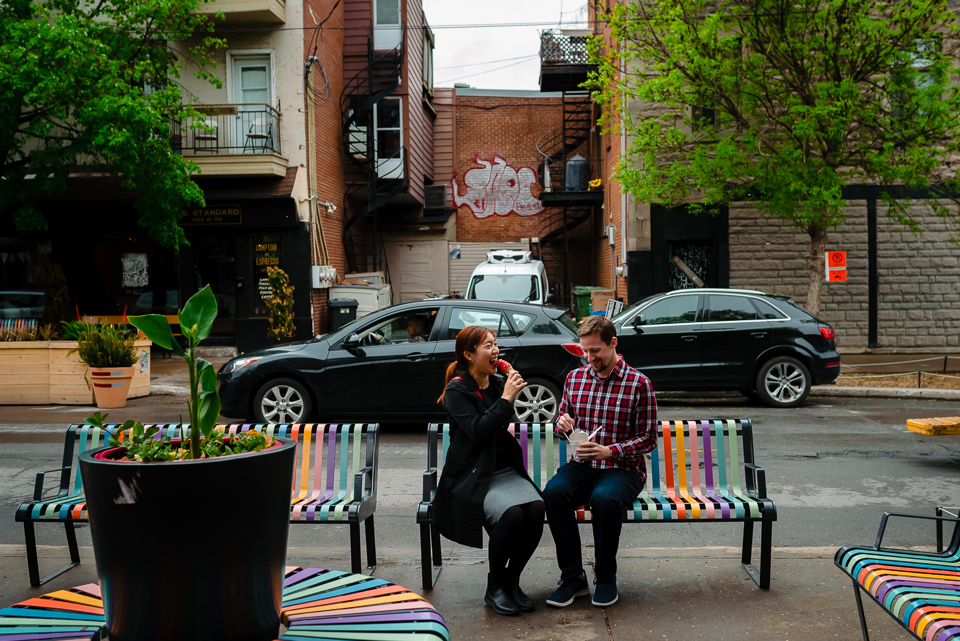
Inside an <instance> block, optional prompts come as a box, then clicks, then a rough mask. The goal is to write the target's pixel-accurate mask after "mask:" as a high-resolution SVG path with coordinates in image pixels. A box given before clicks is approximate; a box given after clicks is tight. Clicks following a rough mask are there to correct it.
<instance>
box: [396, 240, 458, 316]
mask: <svg viewBox="0 0 960 641" xmlns="http://www.w3.org/2000/svg"><path fill="white" fill-rule="evenodd" d="M384 248H385V250H386V254H387V266H388V267H389V270H390V284H391V286H392V288H393V302H394V304H398V303H409V302H412V301H417V300H423V297H424V296H427V295H428V294H443V293H446V287H447V282H448V277H447V241H445V240H428V241H418V242H404V241H396V242H385V243H384Z"/></svg>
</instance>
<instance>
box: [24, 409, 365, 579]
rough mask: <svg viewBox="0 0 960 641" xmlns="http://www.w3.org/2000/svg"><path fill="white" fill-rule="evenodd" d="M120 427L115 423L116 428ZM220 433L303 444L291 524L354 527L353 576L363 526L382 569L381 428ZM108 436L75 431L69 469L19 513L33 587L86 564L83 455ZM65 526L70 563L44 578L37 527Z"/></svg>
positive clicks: (171, 428) (164, 429) (173, 427)
mask: <svg viewBox="0 0 960 641" xmlns="http://www.w3.org/2000/svg"><path fill="white" fill-rule="evenodd" d="M118 427H119V425H116V424H114V425H108V426H106V429H108V430H111V431H112V430H115V429H116V428H118ZM159 427H160V428H161V431H160V432H159V433H158V435H157V436H158V438H159V437H160V436H169V437H170V438H173V439H177V438H180V436H181V426H180V425H179V424H163V425H159ZM217 429H220V430H223V431H226V432H229V433H236V432H238V431H247V430H251V429H252V430H257V431H266V432H267V433H268V434H271V435H273V436H283V437H288V438H291V439H294V440H295V441H297V458H296V470H295V473H294V483H293V487H292V489H291V499H290V502H291V508H290V522H291V523H315V524H324V523H325V524H334V525H337V524H339V525H348V526H349V528H350V562H351V569H352V570H353V571H354V572H361V571H362V570H363V569H364V568H363V565H362V562H361V546H360V544H361V541H360V524H361V523H363V524H364V534H365V538H366V547H367V567H366V571H368V572H372V571H373V568H374V567H376V563H377V561H376V559H377V555H376V534H375V531H374V522H373V513H374V511H375V510H376V507H377V460H378V456H379V448H380V442H379V438H378V435H379V426H378V425H376V424H364V423H342V424H335V423H332V424H329V425H328V424H310V425H276V424H261V425H253V424H245V425H239V424H230V425H219V426H217ZM105 442H106V435H105V434H104V433H103V430H101V429H100V428H95V427H91V426H89V425H76V424H75V425H70V426H69V427H68V428H67V432H66V436H65V438H64V446H63V464H62V467H60V468H59V469H56V470H46V471H43V472H38V473H37V480H36V483H35V486H34V496H33V499H32V500H30V501H25V502H23V503H21V504H20V505H19V506H18V507H17V512H16V520H17V522H20V523H23V529H24V541H25V543H26V548H27V567H28V570H29V573H30V585H33V586H39V585H42V584H43V583H46V582H47V581H49V580H50V579H52V578H54V577H56V576H59V575H60V574H63V573H64V572H66V571H67V570H69V569H70V568H73V567H76V566H77V565H79V563H80V550H79V547H78V546H77V536H76V532H75V530H74V524H75V523H86V522H87V509H86V505H87V504H86V497H85V494H84V489H83V480H82V479H81V477H80V473H79V466H78V465H77V457H78V456H79V454H80V453H81V452H83V451H85V450H88V449H94V448H97V447H100V446H102V445H104V444H105ZM53 472H59V475H60V484H59V487H58V489H57V492H56V494H55V495H51V496H48V497H44V496H43V494H44V480H45V478H46V475H47V474H49V473H53ZM37 523H62V524H63V525H64V527H65V528H66V534H67V548H68V550H69V553H70V562H69V563H67V564H66V565H64V566H62V567H60V568H58V569H56V570H54V571H53V572H51V573H50V574H48V575H46V576H44V577H42V578H41V577H40V570H39V563H38V559H37V541H36V534H35V532H34V525H35V524H37Z"/></svg>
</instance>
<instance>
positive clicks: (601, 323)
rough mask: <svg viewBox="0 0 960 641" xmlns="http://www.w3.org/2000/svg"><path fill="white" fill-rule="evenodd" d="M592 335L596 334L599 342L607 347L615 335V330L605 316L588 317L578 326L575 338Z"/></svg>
mask: <svg viewBox="0 0 960 641" xmlns="http://www.w3.org/2000/svg"><path fill="white" fill-rule="evenodd" d="M593 334H597V335H598V336H599V337H600V340H602V341H603V342H604V343H606V344H607V345H609V344H610V341H612V340H613V338H614V336H616V335H617V328H616V327H614V325H613V323H611V322H610V320H609V319H608V318H606V317H605V316H588V317H587V320H585V321H583V324H582V325H580V329H578V330H577V337H578V338H579V337H583V336H592V335H593Z"/></svg>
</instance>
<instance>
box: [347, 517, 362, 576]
mask: <svg viewBox="0 0 960 641" xmlns="http://www.w3.org/2000/svg"><path fill="white" fill-rule="evenodd" d="M350 571H351V572H353V573H354V574H363V568H362V567H361V564H360V523H359V521H358V522H355V523H351V524H350Z"/></svg>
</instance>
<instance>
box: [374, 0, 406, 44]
mask: <svg viewBox="0 0 960 641" xmlns="http://www.w3.org/2000/svg"><path fill="white" fill-rule="evenodd" d="M400 27H401V25H400V0H373V48H374V49H377V50H380V51H382V50H385V49H396V48H397V47H398V46H400V42H401V40H402V38H403V29H401V28H400Z"/></svg>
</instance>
